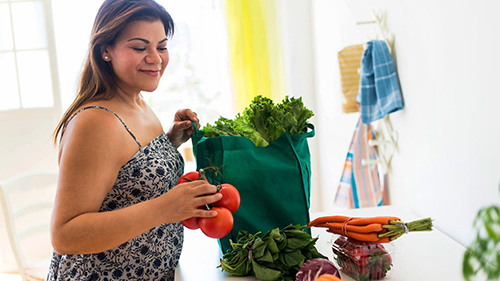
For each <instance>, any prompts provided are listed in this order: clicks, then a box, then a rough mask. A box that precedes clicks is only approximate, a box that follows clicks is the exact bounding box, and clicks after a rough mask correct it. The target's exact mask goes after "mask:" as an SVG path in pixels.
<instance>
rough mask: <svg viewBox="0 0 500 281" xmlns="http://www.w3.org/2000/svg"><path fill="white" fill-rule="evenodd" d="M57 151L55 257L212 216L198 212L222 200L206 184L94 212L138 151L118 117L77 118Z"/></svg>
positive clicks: (90, 250) (53, 227) (189, 185)
mask: <svg viewBox="0 0 500 281" xmlns="http://www.w3.org/2000/svg"><path fill="white" fill-rule="evenodd" d="M134 146H135V148H134ZM60 149H61V151H60V174H59V183H58V191H57V194H56V200H55V206H54V212H53V217H52V224H51V232H52V244H53V247H54V249H55V251H56V252H58V253H59V254H87V253H97V252H102V251H105V250H109V249H111V248H113V247H116V246H118V245H120V244H122V243H124V242H126V241H128V240H130V239H132V238H134V237H136V236H138V235H139V234H141V233H143V232H145V231H147V230H149V229H151V228H152V227H154V226H157V225H160V224H163V223H168V222H176V221H180V220H183V219H186V218H189V217H191V216H202V217H209V216H213V215H216V213H215V214H214V212H211V211H204V210H200V209H197V206H201V205H204V204H210V203H213V202H215V201H217V200H218V199H220V195H218V194H216V193H215V192H216V187H215V186H213V185H210V184H208V183H206V182H205V181H196V182H191V183H187V184H182V185H179V186H177V187H174V188H173V189H171V190H170V191H169V192H167V193H166V194H164V195H162V196H160V197H158V198H155V199H152V200H149V201H145V202H142V203H139V204H135V205H133V206H129V207H126V208H122V209H119V210H114V211H109V212H98V211H99V208H100V207H101V204H102V202H103V200H104V198H105V196H106V194H107V193H108V192H109V190H110V189H111V188H112V187H113V185H114V183H115V180H116V177H117V175H118V171H119V169H120V167H121V166H122V165H123V164H125V163H126V162H127V161H128V159H129V158H130V157H131V155H133V154H134V151H136V150H137V144H136V143H135V142H134V141H133V139H132V138H131V137H130V135H129V134H128V133H127V131H126V130H124V128H123V126H122V125H121V123H119V121H118V120H117V119H116V117H114V116H112V115H111V114H107V113H106V112H104V111H103V112H100V111H97V110H96V111H91V110H89V111H88V112H82V113H80V114H79V115H77V116H76V117H75V118H74V119H73V120H72V121H71V122H70V124H69V125H68V127H67V129H66V131H65V133H64V138H63V140H62V142H61V148H60ZM204 194H210V195H207V196H202V195H204Z"/></svg>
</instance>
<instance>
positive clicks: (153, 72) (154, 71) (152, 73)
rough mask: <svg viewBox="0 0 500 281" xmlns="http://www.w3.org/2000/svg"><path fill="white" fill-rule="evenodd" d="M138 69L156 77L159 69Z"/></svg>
mask: <svg viewBox="0 0 500 281" xmlns="http://www.w3.org/2000/svg"><path fill="white" fill-rule="evenodd" d="M139 71H140V72H142V73H144V74H146V75H149V76H153V77H158V76H159V75H160V70H158V69H157V70H147V69H140V70H139Z"/></svg>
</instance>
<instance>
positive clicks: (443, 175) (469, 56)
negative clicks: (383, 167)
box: [312, 0, 500, 245]
mask: <svg viewBox="0 0 500 281" xmlns="http://www.w3.org/2000/svg"><path fill="white" fill-rule="evenodd" d="M312 7H313V8H312V10H313V19H314V28H315V29H314V45H315V55H316V56H315V61H316V87H317V94H316V95H317V97H318V101H317V103H316V104H317V105H318V108H317V109H316V110H317V112H318V113H319V114H321V117H320V120H321V123H320V126H319V128H318V131H320V132H322V133H323V136H324V138H322V139H321V140H320V151H322V152H323V153H322V157H323V156H325V157H323V158H322V159H321V166H322V170H323V171H324V170H331V171H332V173H322V175H321V184H322V187H323V191H325V194H324V195H323V207H324V208H325V209H328V208H331V204H332V202H333V196H334V194H335V191H336V187H337V185H338V179H339V178H340V173H341V170H342V167H341V166H342V165H343V162H344V158H345V153H346V152H347V146H348V144H349V141H350V136H352V132H353V130H354V124H355V122H356V118H357V116H355V114H343V113H341V112H340V105H339V97H338V96H339V78H338V64H337V63H338V62H337V57H336V56H337V52H338V51H339V50H340V49H342V48H343V47H345V46H346V45H347V44H354V43H362V42H364V41H363V40H365V41H366V40H367V37H366V36H365V34H363V33H362V32H360V31H359V27H357V26H356V24H355V22H356V21H360V20H367V19H370V18H369V15H370V13H369V12H370V10H372V9H383V10H385V11H386V12H387V17H388V28H389V30H390V31H391V32H392V33H393V34H394V36H395V45H394V47H395V48H394V54H395V56H396V61H395V63H396V67H397V71H398V75H399V79H400V82H401V87H402V92H403V97H404V100H405V108H404V110H402V111H399V112H396V113H394V114H391V120H392V124H393V126H394V129H395V130H397V131H398V134H399V142H398V146H399V150H398V152H397V153H396V155H395V156H394V158H393V161H392V170H391V171H390V172H389V178H388V182H389V190H390V196H391V201H392V204H393V205H401V206H405V207H408V208H410V210H411V211H413V212H414V213H416V214H417V215H420V216H425V217H427V216H430V217H432V218H433V219H434V224H435V226H436V228H438V229H440V230H441V231H443V232H445V233H446V234H448V235H449V236H451V237H452V238H454V239H455V240H457V241H458V242H460V243H461V244H463V245H468V244H470V242H471V241H472V239H473V237H474V232H473V230H472V221H473V219H474V217H475V214H476V213H477V211H478V209H479V208H480V207H482V206H486V205H490V204H494V203H495V204H499V202H500V191H499V184H500V148H499V147H498V145H497V143H498V139H500V125H499V124H498V123H499V121H500V110H498V109H497V108H496V106H497V105H498V104H499V103H500V94H499V93H498V90H497V85H496V77H497V76H498V74H500V71H499V69H498V65H499V64H500V57H499V56H497V55H496V53H497V49H498V46H500V34H499V33H498V32H496V31H494V30H496V29H497V27H498V26H500V18H499V17H498V15H497V11H498V4H495V2H494V1H486V0H482V1H451V0H446V1H432V0H425V1H410V0H399V1H396V0H387V1H361V0H350V1H342V0H314V1H313V2H312ZM360 40H361V41H360ZM494 107H495V108H494Z"/></svg>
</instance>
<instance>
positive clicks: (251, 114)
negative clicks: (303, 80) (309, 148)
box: [202, 96, 314, 146]
mask: <svg viewBox="0 0 500 281" xmlns="http://www.w3.org/2000/svg"><path fill="white" fill-rule="evenodd" d="M312 116H314V114H313V112H312V111H311V110H309V109H307V108H306V107H305V106H304V103H303V102H302V98H301V97H300V98H293V97H292V98H289V97H288V96H286V97H285V99H284V100H283V101H282V102H281V103H280V104H274V102H273V101H272V100H271V99H269V98H266V97H263V96H256V97H255V98H254V99H253V101H252V102H251V104H250V105H249V106H248V107H247V108H245V109H244V110H243V112H242V113H238V114H237V115H236V116H235V118H234V119H233V120H231V119H228V118H224V117H222V116H221V117H219V119H218V120H217V121H215V123H214V125H210V124H207V125H206V126H205V127H204V128H203V129H202V131H203V135H204V136H205V137H216V136H221V135H228V136H242V137H246V138H248V139H250V140H251V141H252V142H253V143H255V145H256V146H267V145H269V144H270V143H271V142H273V141H274V140H276V139H277V138H279V137H280V136H281V135H282V134H283V133H285V132H289V133H290V134H292V135H293V134H302V133H304V132H305V131H306V130H307V124H308V120H309V119H310V118H311V117H312Z"/></svg>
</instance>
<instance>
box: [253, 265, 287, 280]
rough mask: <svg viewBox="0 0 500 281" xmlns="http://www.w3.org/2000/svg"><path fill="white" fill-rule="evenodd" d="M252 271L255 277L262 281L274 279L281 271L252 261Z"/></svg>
mask: <svg viewBox="0 0 500 281" xmlns="http://www.w3.org/2000/svg"><path fill="white" fill-rule="evenodd" d="M252 267H253V272H254V274H255V277H257V278H258V279H260V280H262V281H274V280H276V279H278V278H279V277H280V276H281V271H279V270H274V269H271V268H268V267H265V266H262V265H260V264H258V263H257V262H255V261H252Z"/></svg>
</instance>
